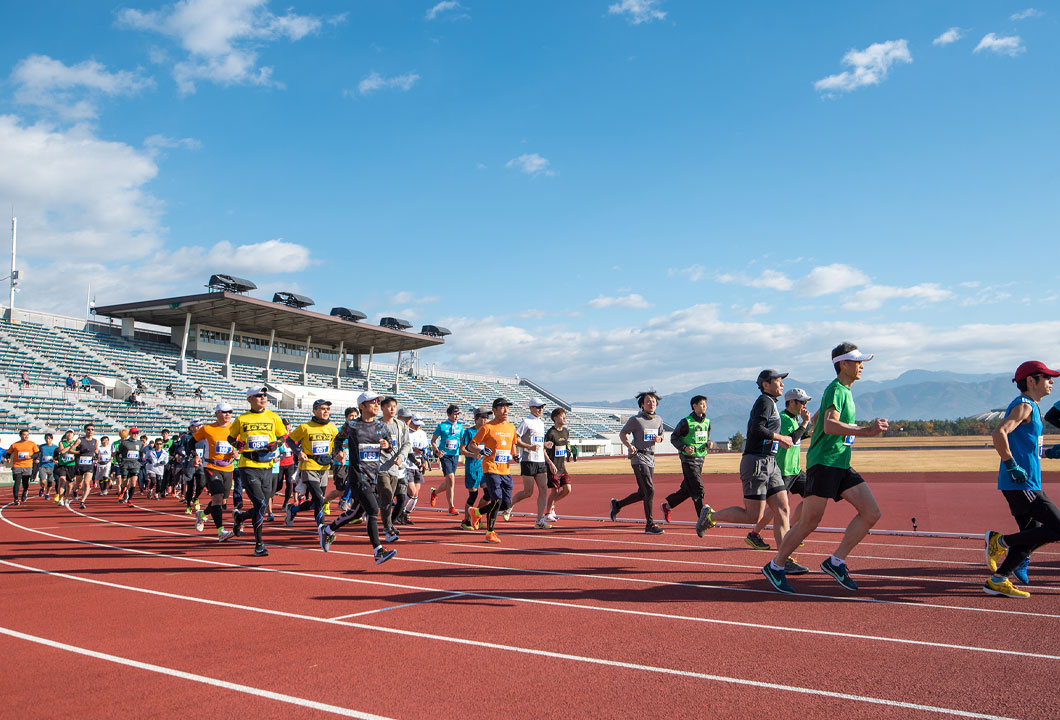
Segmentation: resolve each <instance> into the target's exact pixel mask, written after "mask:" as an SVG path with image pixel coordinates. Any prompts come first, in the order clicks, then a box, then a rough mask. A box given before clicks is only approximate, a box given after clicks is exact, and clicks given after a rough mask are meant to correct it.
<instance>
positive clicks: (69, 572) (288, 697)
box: [0, 476, 1060, 720]
mask: <svg viewBox="0 0 1060 720" xmlns="http://www.w3.org/2000/svg"><path fill="white" fill-rule="evenodd" d="M938 477H939V476H932V478H938ZM869 480H870V482H871V483H872V486H873V489H874V491H875V493H876V495H877V497H878V499H879V501H880V505H881V507H882V508H883V511H884V518H883V520H882V521H881V523H880V527H881V528H890V529H895V530H908V529H910V522H909V520H910V518H911V517H912V516H914V515H915V516H917V518H918V523H919V526H920V529H921V530H922V531H923V530H928V531H951V532H962V531H967V532H968V533H977V534H978V533H981V532H982V531H983V530H985V529H986V527H987V525H989V526H990V527H994V528H996V529H1001V530H1009V529H1010V526H1011V525H1012V520H1011V518H1009V517H1008V514H1007V511H1006V509H1005V507H1004V503H1003V501H1002V499H1001V497H1000V495H999V493H997V491H996V490H994V489H993V485H992V482H991V478H989V477H985V476H972V477H967V476H966V477H964V478H963V480H962V481H960V482H944V481H943V482H934V481H928V482H925V481H924V479H923V478H906V477H901V476H876V477H870V478H869ZM951 480H953V478H951ZM517 482H518V481H517ZM575 482H576V487H575V490H574V493H573V494H572V496H571V498H570V500H569V501H568V502H567V503H566V505H565V507H563V508H561V512H566V513H568V514H570V515H576V516H597V517H599V516H602V515H604V514H605V511H606V507H607V498H608V497H611V496H612V495H619V496H621V495H624V494H626V493H627V492H628V491H629V489H630V487H631V485H632V481H631V478H628V477H597V476H581V477H576V478H575ZM676 482H677V479H676V478H674V477H672V476H661V477H659V478H657V488H662V489H663V490H665V491H669V490H670V489H672V487H673V486H674V485H675V484H676ZM736 485H737V483H735V482H733V481H732V479H731V478H728V479H727V481H726V479H725V478H712V479H711V480H710V481H709V482H708V496H707V499H708V501H710V502H711V503H712V504H713V505H715V506H723V505H726V504H732V503H736V502H738V501H739V492H738V487H736ZM657 499H658V500H661V495H659V497H658V498H657ZM529 502H532V501H528V502H527V503H523V504H522V505H521V506H519V507H517V511H519V510H522V511H527V512H530V511H532V509H533V508H532V506H531V505H530V504H529ZM635 510H636V508H633V507H630V508H626V509H625V510H624V511H623V515H622V516H621V517H620V522H619V523H617V524H612V523H609V522H600V521H596V520H579V519H571V520H566V521H563V520H561V522H560V523H558V524H557V526H556V528H555V529H554V530H552V531H547V532H541V531H535V530H533V529H532V524H531V520H530V519H527V518H525V517H517V518H513V519H512V521H510V522H508V523H498V524H499V528H498V529H499V531H500V533H501V536H502V539H503V544H502V545H499V546H494V545H487V544H485V543H483V542H482V536H481V534H477V533H476V534H472V533H463V532H461V531H458V530H455V529H454V527H455V525H456V523H454V522H452V521H451V519H450V518H449V517H448V516H443V515H441V514H439V513H436V512H430V511H429V510H426V511H417V519H418V524H417V525H416V526H415V527H414V528H407V529H406V531H404V532H403V533H402V540H401V541H400V542H398V543H396V544H395V547H396V548H397V549H398V551H399V554H398V556H397V558H395V559H394V560H392V561H391V562H389V563H387V564H385V565H383V566H380V567H376V566H375V565H374V564H373V563H372V561H371V558H370V556H369V554H368V550H369V549H368V544H367V540H366V538H365V536H364V533H363V528H361V527H349V526H348V527H347V528H345V529H344V531H343V532H342V533H341V534H340V537H339V540H337V541H336V543H335V544H334V545H333V547H332V551H331V552H330V553H328V554H324V553H322V552H321V551H320V549H319V547H318V546H317V542H316V534H315V531H313V529H312V528H311V525H310V522H309V521H308V518H306V517H302V518H299V520H298V522H297V523H296V525H295V527H294V528H292V529H290V530H288V529H286V528H284V527H283V524H282V522H277V523H274V524H272V525H269V526H268V527H267V528H266V542H267V543H268V545H269V548H270V552H271V554H270V556H269V557H268V558H263V559H260V560H259V559H257V558H253V557H252V556H251V555H250V551H251V549H252V544H249V543H245V542H238V541H236V540H233V541H230V542H229V543H227V544H224V545H219V544H218V543H217V542H216V540H215V538H214V536H213V534H212V533H211V532H210V531H209V529H208V530H207V532H205V533H202V534H199V533H196V532H195V530H194V527H193V526H192V523H191V521H190V520H189V519H188V518H186V517H185V516H184V515H183V514H182V508H181V507H180V506H179V505H178V504H177V503H176V502H174V501H172V500H165V501H155V502H152V501H147V500H143V499H140V498H138V499H137V501H136V506H135V507H133V508H127V507H125V506H121V505H118V504H117V502H116V500H115V498H114V497H113V496H108V497H94V498H93V499H92V500H91V501H90V503H89V509H88V510H87V511H83V512H75V511H71V510H65V509H59V508H57V507H55V505H54V504H53V503H50V502H48V503H45V502H44V501H43V500H38V499H36V498H33V499H31V501H30V502H29V503H28V504H27V505H24V506H21V507H17V508H16V507H13V506H4V507H3V508H2V510H0V602H2V607H3V608H4V612H3V613H2V619H0V653H2V656H3V658H4V663H3V665H4V667H5V668H7V669H8V670H9V672H8V674H7V677H8V678H9V680H12V681H13V682H11V683H9V685H10V686H11V687H13V688H16V689H14V690H10V691H9V692H8V694H7V699H6V700H5V716H7V717H13V718H19V720H28V719H30V718H45V717H49V718H50V717H55V716H58V715H60V714H65V713H72V714H73V715H75V716H77V717H101V716H104V715H106V716H109V717H166V716H177V715H182V716H185V715H188V714H191V715H192V716H197V715H203V716H206V717H216V718H230V717H235V716H236V715H237V714H238V715H239V716H241V717H253V718H255V719H258V718H260V719H262V720H264V719H266V718H281V717H282V718H289V717H316V716H320V717H325V716H330V717H334V716H348V717H362V718H363V717H387V718H432V719H433V718H438V717H455V716H461V717H465V718H479V717H482V718H493V717H505V718H508V717H510V718H541V717H563V718H570V717H636V718H653V717H660V718H661V717H667V718H672V717H673V716H675V715H677V716H680V717H705V716H710V717H715V718H718V717H720V718H749V717H763V718H765V717H781V718H783V717H799V718H824V717H828V718H835V717H842V718H862V717H864V718H920V717H924V718H929V717H946V716H950V717H953V716H956V717H1016V718H1051V717H1056V708H1057V707H1060V685H1058V683H1056V681H1055V680H1056V678H1057V677H1060V648H1058V647H1057V644H1056V642H1055V638H1056V637H1057V636H1058V633H1060V546H1048V547H1046V548H1043V549H1042V550H1041V551H1039V552H1038V553H1036V555H1035V557H1034V559H1033V565H1032V569H1031V574H1032V582H1033V584H1032V586H1031V587H1030V588H1029V590H1030V591H1031V592H1032V593H1033V596H1032V597H1031V598H1030V599H1029V600H1024V601H1016V600H1008V599H1004V598H991V597H987V596H986V595H984V594H983V593H982V592H981V589H980V587H981V584H982V582H983V580H984V579H985V576H986V574H987V572H986V570H985V568H984V564H983V552H982V541H981V540H980V539H955V538H929V537H908V536H889V535H873V536H871V537H870V538H868V539H867V541H866V542H865V543H864V544H862V545H861V546H860V547H859V548H858V550H857V551H856V554H855V556H852V557H851V558H850V566H851V568H852V570H853V572H854V576H855V578H856V579H857V581H858V582H859V584H860V585H861V587H862V589H861V590H860V591H859V592H858V593H856V594H849V593H847V592H846V591H845V590H843V589H842V588H841V587H840V586H839V585H838V584H836V583H835V582H834V581H833V580H831V579H830V578H828V577H827V576H825V575H823V574H822V573H821V572H819V571H817V565H818V564H819V563H820V562H821V560H822V559H824V557H826V556H827V554H828V553H829V552H830V551H831V549H832V548H833V547H834V545H835V543H836V542H837V540H838V535H836V534H830V533H816V534H815V535H813V536H811V538H810V539H809V540H808V542H807V543H806V546H805V547H804V548H802V551H801V552H800V553H799V555H798V557H799V559H800V560H801V561H802V562H803V563H804V564H806V565H809V566H810V567H811V568H813V569H814V570H815V572H814V573H812V574H810V575H808V576H804V577H799V578H793V579H792V584H793V585H795V587H796V589H797V591H799V593H800V594H799V595H797V596H794V597H790V596H782V595H779V594H777V593H774V592H772V591H771V590H769V589H767V584H766V581H765V579H764V578H763V577H762V576H761V574H760V572H759V568H760V567H761V565H763V564H764V563H765V562H766V561H767V560H768V558H769V555H768V554H767V553H764V552H755V551H752V550H750V549H748V548H746V547H745V546H744V545H743V542H742V537H743V534H744V532H745V531H743V530H740V529H737V528H718V529H716V530H713V531H711V532H710V533H708V535H707V537H706V538H704V539H702V540H700V539H699V538H697V537H696V535H695V532H694V530H693V528H692V526H691V524H690V521H691V520H692V519H693V517H692V516H693V511H692V508H691V505H690V503H689V504H686V505H685V506H682V507H680V508H678V509H677V510H676V511H675V520H681V521H684V522H682V523H680V524H674V525H671V526H669V527H667V532H666V534H665V535H662V536H659V537H651V536H646V535H644V533H643V532H642V526H641V525H640V524H638V523H637V518H638V517H642V516H641V515H640V513H639V511H638V512H634V511H635ZM846 518H847V515H846V514H845V511H844V510H843V508H842V506H835V507H834V508H831V509H830V510H829V514H828V515H826V517H825V523H824V525H827V526H838V525H841V524H844V523H845V521H846ZM766 536H767V539H769V540H770V542H772V538H771V537H770V536H769V534H768V533H767V534H766ZM245 539H246V537H244V540H245Z"/></svg>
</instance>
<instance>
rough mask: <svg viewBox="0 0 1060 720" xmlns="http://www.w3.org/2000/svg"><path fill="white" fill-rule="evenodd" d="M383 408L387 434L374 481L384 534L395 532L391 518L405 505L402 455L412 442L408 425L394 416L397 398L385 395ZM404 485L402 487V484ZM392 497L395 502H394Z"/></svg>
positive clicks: (404, 455)
mask: <svg viewBox="0 0 1060 720" xmlns="http://www.w3.org/2000/svg"><path fill="white" fill-rule="evenodd" d="M379 408H380V410H382V411H383V417H382V423H383V425H385V426H386V430H387V435H388V437H389V438H390V444H389V446H388V447H386V448H384V449H382V450H381V451H380V453H379V459H380V464H379V479H378V480H377V481H376V494H377V495H378V497H379V509H380V511H381V512H382V514H383V530H384V531H386V534H387V536H388V537H389V536H391V535H399V534H400V533H398V531H397V530H395V529H394V518H396V517H397V516H398V514H399V513H400V512H401V510H403V509H404V507H405V492H404V490H405V489H406V488H407V484H408V483H407V481H406V480H405V458H406V457H408V454H409V450H411V449H412V445H411V443H410V442H409V428H408V426H407V425H406V424H405V423H403V422H402V421H400V420H398V419H397V398H393V397H385V398H383V402H382V403H380V405H379ZM401 485H405V486H406V488H402V487H401ZM395 501H397V504H396V505H395V504H394V503H395ZM387 542H390V541H387Z"/></svg>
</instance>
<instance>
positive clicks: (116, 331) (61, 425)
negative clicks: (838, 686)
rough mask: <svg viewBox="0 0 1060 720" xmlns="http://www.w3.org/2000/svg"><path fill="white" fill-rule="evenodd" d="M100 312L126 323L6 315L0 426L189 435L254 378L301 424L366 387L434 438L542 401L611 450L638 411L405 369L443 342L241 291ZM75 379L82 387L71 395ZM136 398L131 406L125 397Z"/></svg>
mask: <svg viewBox="0 0 1060 720" xmlns="http://www.w3.org/2000/svg"><path fill="white" fill-rule="evenodd" d="M251 301H252V302H251ZM248 308H249V310H252V311H253V314H247V311H248ZM98 312H99V313H100V314H105V315H110V316H111V318H114V319H120V320H121V323H120V324H118V323H116V322H114V321H113V320H111V321H110V322H106V321H103V320H101V319H99V318H95V319H93V320H90V321H86V320H81V319H77V318H70V317H65V316H60V315H51V314H48V313H43V312H36V311H25V310H17V311H16V312H15V317H14V318H13V320H14V321H12V318H11V317H10V316H11V313H10V312H5V315H4V318H3V319H0V432H3V433H12V432H15V431H16V430H17V428H18V427H29V428H30V429H31V431H32V432H33V433H34V434H39V433H42V432H45V431H52V432H54V431H56V430H58V431H60V432H61V431H63V430H66V429H68V428H80V427H81V426H82V425H84V424H85V423H88V422H92V423H94V424H95V425H96V429H97V434H99V433H106V434H113V433H115V432H117V430H119V429H121V428H127V427H130V426H133V425H135V426H137V427H139V428H140V429H141V430H142V431H145V432H147V433H149V434H151V435H156V434H157V433H159V432H161V430H162V429H164V428H168V429H170V430H180V429H181V428H183V427H186V426H187V423H188V421H189V420H192V419H210V418H211V417H212V412H211V411H212V407H213V405H214V404H215V403H217V402H220V401H222V400H224V401H228V402H231V403H233V405H234V406H235V407H237V408H239V407H243V406H245V405H244V404H245V397H246V395H245V388H246V387H247V386H248V385H252V384H256V383H261V384H263V385H265V386H266V388H267V389H268V392H269V396H270V401H271V403H272V404H273V405H274V407H275V408H276V409H277V411H278V412H279V413H280V414H281V416H283V417H284V418H285V419H286V420H287V421H288V422H289V423H291V424H292V425H293V424H297V423H301V422H304V421H306V420H307V419H308V418H309V417H310V416H311V413H310V410H309V408H310V407H311V406H312V402H313V400H314V399H316V398H317V397H324V398H327V399H329V400H332V402H333V403H334V404H335V407H334V408H333V411H334V416H335V418H338V419H340V420H341V413H342V410H343V408H345V407H347V406H348V405H352V404H353V403H354V402H355V398H356V395H357V394H358V393H360V392H361V391H363V390H364V389H365V388H369V387H370V388H371V389H373V390H375V391H376V392H381V393H385V394H390V395H394V396H395V397H396V398H397V399H398V401H399V403H400V404H401V405H402V406H404V407H406V408H408V409H409V410H411V411H412V412H415V413H418V414H420V415H421V416H423V418H424V420H425V423H426V426H425V427H426V430H427V431H428V432H431V431H432V430H433V429H434V427H435V425H436V424H437V423H438V422H440V421H441V420H442V419H444V417H445V410H446V407H447V406H448V405H449V404H450V403H453V404H456V405H458V406H459V407H461V408H462V409H463V410H464V411H465V413H466V412H467V411H468V410H470V409H471V408H473V407H476V406H489V405H490V404H491V403H492V401H493V399H494V398H496V397H498V396H504V397H507V398H508V399H509V400H511V401H512V402H513V403H514V409H513V410H514V412H513V419H515V418H518V417H520V416H521V415H520V413H521V408H525V407H526V406H527V403H528V400H529V399H530V398H531V397H533V396H535V395H542V396H544V397H545V398H546V399H548V400H549V401H550V404H553V403H554V404H556V405H559V406H561V407H564V408H565V409H566V410H567V411H568V418H567V423H568V427H569V428H570V432H571V439H572V442H573V443H574V444H576V445H578V446H579V448H580V449H581V450H582V451H583V452H586V453H588V454H598V453H601V452H608V451H609V450H610V449H612V448H613V447H614V446H615V445H616V444H617V443H616V442H615V437H616V434H617V432H618V429H619V428H620V427H621V425H622V423H623V422H624V420H625V416H628V414H629V411H622V412H623V414H622V415H620V414H617V413H618V412H619V411H616V410H614V409H609V408H572V407H571V406H570V405H569V404H568V403H565V402H564V401H563V400H562V399H561V398H559V397H557V396H556V395H555V394H553V393H550V392H548V391H547V390H546V389H545V388H544V387H542V386H541V385H539V384H536V383H534V382H531V381H529V380H526V379H520V378H518V377H503V376H493V375H478V374H472V373H460V372H446V371H441V370H437V369H434V368H433V366H432V367H431V369H429V370H426V371H425V370H424V369H423V366H422V365H421V363H420V362H419V358H418V357H417V356H416V355H415V353H413V354H412V355H406V356H405V359H406V362H404V363H402V362H400V361H401V357H402V355H401V353H402V352H404V351H408V352H411V351H413V350H417V349H420V348H424V347H430V346H433V345H438V344H440V343H441V342H442V341H441V340H440V339H438V338H435V337H428V336H425V335H417V334H414V333H408V332H403V331H398V330H393V329H390V328H378V327H376V326H371V325H366V324H364V323H353V322H349V321H346V320H341V321H340V320H338V319H336V318H333V317H329V316H325V315H320V314H317V313H309V312H308V311H306V310H304V309H295V308H290V307H283V306H281V307H277V304H276V303H266V302H265V301H261V300H257V299H253V298H247V297H245V296H236V297H232V296H231V295H230V294H229V293H217V292H214V293H208V294H204V295H199V296H187V297H185V298H177V299H164V300H158V301H147V302H144V303H132V304H128V305H122V306H111V307H109V308H98ZM167 313H168V314H167ZM241 313H243V314H241ZM241 318H242V319H241ZM307 318H308V319H307ZM292 321H302V322H303V324H304V323H312V333H310V332H309V331H308V330H305V337H302V338H301V340H300V341H299V340H298V339H296V338H295V337H293V335H294V333H293V332H292V331H291V328H292V327H294V325H292ZM237 322H238V323H240V324H239V325H237ZM160 323H161V324H162V325H163V326H165V325H169V326H170V328H171V329H170V332H169V333H166V332H165V330H164V329H161V328H160V327H159V324H160ZM181 325H183V326H184V327H180V326H181ZM299 327H300V328H302V326H301V325H300V326H299ZM278 328H286V330H285V331H284V332H282V333H281V332H280V331H279V330H278ZM233 329H237V330H239V331H241V332H240V334H236V333H234V332H232V331H233ZM302 329H304V328H302ZM225 343H227V347H226V346H225ZM381 351H387V352H397V353H398V362H397V363H387V364H383V363H380V362H378V361H377V360H375V358H374V354H375V352H381ZM292 356H294V357H292ZM365 356H367V358H368V361H367V363H365V362H364V358H365ZM68 376H72V377H73V378H74V380H75V382H76V387H75V389H72V390H71V389H68V388H67V387H66V380H67V377H68ZM26 381H28V382H26ZM82 381H84V382H85V383H86V385H82ZM138 388H139V389H138ZM134 392H135V393H136V396H135V399H136V401H137V403H136V404H133V403H131V402H130V399H131V397H130V396H131V395H132V394H133V393H134ZM468 419H470V418H468Z"/></svg>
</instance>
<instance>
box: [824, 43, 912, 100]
mask: <svg viewBox="0 0 1060 720" xmlns="http://www.w3.org/2000/svg"><path fill="white" fill-rule="evenodd" d="M911 62H913V56H912V55H911V54H910V53H909V44H908V43H907V42H906V41H905V40H888V41H887V42H882V43H873V44H872V45H869V46H868V47H867V48H865V49H864V50H850V51H849V52H847V54H846V55H844V56H843V60H842V63H843V64H844V65H849V66H850V67H851V68H853V69H852V70H844V71H843V72H841V73H839V74H837V75H829V76H828V77H826V78H821V79H820V80H818V81H817V82H815V83H814V84H813V87H814V89H816V90H817V91H818V92H824V93H837V92H850V91H851V90H856V89H857V88H859V87H865V86H866V85H879V84H880V83H881V82H883V80H884V79H885V78H886V77H887V73H888V71H890V69H891V66H892V65H894V64H895V63H911Z"/></svg>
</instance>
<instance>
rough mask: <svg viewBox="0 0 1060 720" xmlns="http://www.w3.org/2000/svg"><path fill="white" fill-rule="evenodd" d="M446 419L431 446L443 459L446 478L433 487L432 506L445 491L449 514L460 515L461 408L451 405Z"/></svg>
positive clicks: (432, 436)
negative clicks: (458, 486) (458, 497)
mask: <svg viewBox="0 0 1060 720" xmlns="http://www.w3.org/2000/svg"><path fill="white" fill-rule="evenodd" d="M445 415H446V418H447V419H446V420H443V421H441V422H440V423H438V427H436V428H435V429H434V433H433V434H432V435H431V448H432V449H433V450H434V454H435V456H436V457H440V458H441V459H442V475H443V476H444V477H445V479H444V480H443V481H442V484H441V485H439V486H438V489H437V490H436V489H434V488H431V507H434V506H435V503H436V502H437V498H438V496H439V495H441V494H442V493H443V492H444V493H445V497H446V499H447V500H448V501H449V514H450V515H459V514H460V513H459V511H457V509H456V505H455V502H454V499H455V492H456V467H457V465H458V464H459V462H460V436H461V435H463V434H464V424H463V423H462V422H460V408H458V407H457V406H456V405H450V406H449V407H448V408H447V409H446V411H445Z"/></svg>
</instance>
